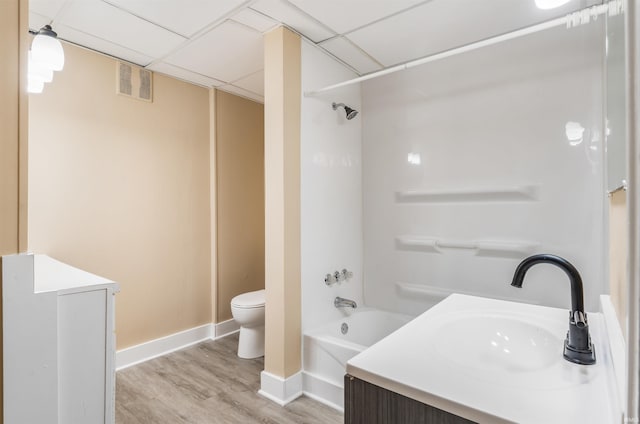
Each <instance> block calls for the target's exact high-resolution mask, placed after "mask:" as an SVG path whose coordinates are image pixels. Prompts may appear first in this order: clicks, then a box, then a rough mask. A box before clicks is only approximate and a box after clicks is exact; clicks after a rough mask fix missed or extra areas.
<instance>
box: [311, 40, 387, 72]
mask: <svg viewBox="0 0 640 424" xmlns="http://www.w3.org/2000/svg"><path fill="white" fill-rule="evenodd" d="M320 47H322V48H323V49H325V50H327V51H328V52H329V53H331V54H332V55H334V56H335V57H337V58H338V59H340V60H342V61H343V62H345V63H346V64H348V65H350V66H351V67H352V68H354V69H355V70H356V71H358V73H359V74H360V75H362V74H367V73H369V72H373V71H378V70H380V69H382V67H381V66H380V64H379V63H377V62H376V61H375V60H373V59H372V58H371V57H369V56H368V55H367V54H365V53H364V52H363V51H362V50H360V49H359V48H358V47H356V46H355V45H354V44H353V43H351V42H350V41H349V40H348V39H346V38H344V37H336V38H332V39H331V40H327V41H324V42H322V43H321V44H320Z"/></svg>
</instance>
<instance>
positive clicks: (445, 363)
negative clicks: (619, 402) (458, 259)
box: [347, 295, 615, 424]
mask: <svg viewBox="0 0 640 424" xmlns="http://www.w3.org/2000/svg"><path fill="white" fill-rule="evenodd" d="M569 303H570V302H569V299H567V307H568V306H569ZM589 326H590V331H591V336H592V341H593V343H594V345H595V350H596V357H597V361H596V363H595V364H594V365H578V364H574V363H572V362H569V361H567V360H565V359H564V358H563V355H562V351H563V347H564V339H565V337H566V334H567V330H568V329H569V313H568V309H557V308H548V307H542V306H535V305H528V304H523V303H516V302H507V301H500V300H495V299H485V298H481V297H474V296H465V295H452V296H450V297H448V298H447V299H446V300H444V301H442V302H440V303H439V304H437V305H436V306H434V307H433V308H431V309H429V310H428V311H427V312H425V313H423V314H422V315H420V316H419V317H417V318H415V319H414V320H413V321H411V322H409V323H408V324H407V325H405V326H404V327H402V328H400V329H399V330H397V331H396V332H394V333H392V334H391V335H389V336H388V337H386V338H385V339H383V340H381V341H380V342H378V343H376V344H375V345H373V346H372V347H370V348H369V349H367V350H365V351H364V352H362V353H360V354H359V355H357V356H355V357H354V358H352V359H351V360H349V362H347V373H349V374H350V375H352V376H354V377H357V378H360V379H363V380H366V381H368V382H370V383H372V384H375V385H377V386H380V387H384V388H386V389H388V390H391V391H394V392H396V393H400V394H402V395H404V396H407V397H409V398H412V399H415V400H418V401H420V402H423V403H426V404H429V405H432V406H435V407H437V408H440V409H443V410H445V411H449V412H452V413H454V414H456V415H460V416H462V417H464V418H468V419H470V420H472V421H476V422H491V423H507V422H509V423H513V422H518V423H536V424H537V423H542V422H544V423H573V422H597V423H610V422H613V421H612V417H613V416H615V412H612V411H614V409H613V408H612V406H611V405H613V404H612V403H611V402H610V397H609V396H608V390H609V386H610V382H609V377H608V375H610V374H609V371H610V369H611V365H610V358H609V354H608V351H607V349H606V348H605V344H604V343H603V342H604V340H605V337H603V331H602V317H601V316H599V314H597V313H593V314H589Z"/></svg>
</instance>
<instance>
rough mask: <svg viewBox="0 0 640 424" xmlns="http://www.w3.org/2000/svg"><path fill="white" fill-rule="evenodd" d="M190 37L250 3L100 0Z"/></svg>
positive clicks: (242, 0)
mask: <svg viewBox="0 0 640 424" xmlns="http://www.w3.org/2000/svg"><path fill="white" fill-rule="evenodd" d="M103 1H105V2H107V3H109V4H112V5H114V6H116V7H118V8H120V9H122V10H125V11H128V12H130V13H132V14H134V15H136V16H138V17H140V18H142V19H145V20H147V21H149V22H152V23H154V24H156V25H159V26H161V27H163V28H166V29H168V30H170V31H173V32H175V33H176V34H180V35H181V36H183V37H186V38H190V37H192V36H193V35H194V34H196V33H197V32H198V31H200V30H202V29H203V28H205V27H206V26H208V25H209V24H211V23H212V22H215V21H218V20H221V19H224V18H225V17H226V15H227V14H229V13H230V12H232V11H234V10H236V9H238V8H239V7H241V6H243V5H246V4H249V3H251V2H249V1H246V0H215V1H211V0H180V1H176V0H154V1H149V0H103Z"/></svg>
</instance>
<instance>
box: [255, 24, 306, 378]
mask: <svg viewBox="0 0 640 424" xmlns="http://www.w3.org/2000/svg"><path fill="white" fill-rule="evenodd" d="M264 46H265V49H264V55H265V155H264V156H265V283H266V288H267V298H266V309H265V321H266V322H265V337H266V343H265V371H266V372H269V373H271V374H273V375H276V376H279V377H283V378H287V377H290V376H291V375H293V374H295V373H296V372H298V371H300V368H301V334H300V333H301V314H300V303H301V298H300V96H301V75H300V37H299V36H298V35H296V34H294V33H293V32H291V31H289V30H287V29H286V28H283V27H280V28H277V29H275V30H273V31H271V32H269V33H267V34H266V35H265V44H264Z"/></svg>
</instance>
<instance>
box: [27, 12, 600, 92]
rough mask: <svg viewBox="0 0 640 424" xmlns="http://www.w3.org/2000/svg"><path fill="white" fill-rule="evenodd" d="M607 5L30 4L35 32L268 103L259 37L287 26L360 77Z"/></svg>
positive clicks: (30, 14) (30, 13) (31, 25)
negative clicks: (48, 30) (48, 29)
mask: <svg viewBox="0 0 640 424" xmlns="http://www.w3.org/2000/svg"><path fill="white" fill-rule="evenodd" d="M597 3H601V1H597V0H571V1H570V2H569V3H568V4H566V5H564V6H561V7H559V8H556V9H552V10H541V9H538V8H537V7H536V5H535V0H250V1H246V0H30V5H29V26H30V28H31V29H32V30H37V29H39V28H40V27H42V26H43V25H46V24H51V25H52V26H53V29H54V30H55V31H56V32H57V33H58V36H59V37H60V38H61V39H63V40H66V41H69V42H71V43H74V44H78V45H81V46H83V47H87V48H90V49H93V50H96V51H99V52H102V53H105V54H108V55H111V56H114V57H117V58H120V59H123V60H126V61H129V62H132V63H135V64H137V65H140V66H144V67H146V68H147V69H150V70H152V71H155V72H159V73H163V74H167V75H170V76H173V77H176V78H179V79H182V80H185V81H189V82H191V83H194V84H198V85H201V86H205V87H217V88H220V89H222V90H226V91H229V92H232V93H235V94H238V95H241V96H244V97H248V98H251V99H254V100H257V101H263V100H264V82H263V62H264V57H263V56H264V54H263V41H262V39H263V35H264V33H266V32H268V31H270V30H272V29H274V28H276V27H277V26H280V25H285V26H287V27H289V28H291V29H293V30H294V31H296V32H298V33H299V34H300V35H302V36H303V37H305V38H306V39H307V40H308V41H309V42H311V43H313V44H315V45H317V46H318V47H319V48H321V49H323V50H325V51H326V52H327V53H329V54H330V55H332V56H334V57H335V58H336V59H337V60H339V61H340V62H342V63H343V64H345V65H346V66H348V67H349V68H351V69H352V70H353V71H354V72H355V73H356V74H358V75H364V74H367V73H370V72H374V71H377V70H380V69H383V68H386V67H389V66H392V65H395V64H398V63H402V62H406V61H409V60H412V59H415V58H418V57H422V56H426V55H429V54H432V53H436V52H439V51H442V50H445V49H449V48H452V47H456V46H460V45H463V44H466V43H469V42H473V41H476V40H479V39H482V38H486V37H490V36H493V35H497V34H500V33H504V32H507V31H511V30H515V29H518V28H522V27H524V26H528V25H532V24H536V23H539V22H542V21H545V20H548V19H552V18H554V17H558V16H562V15H564V14H567V13H570V12H573V11H575V10H578V9H581V8H584V7H587V6H591V5H593V4H597Z"/></svg>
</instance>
